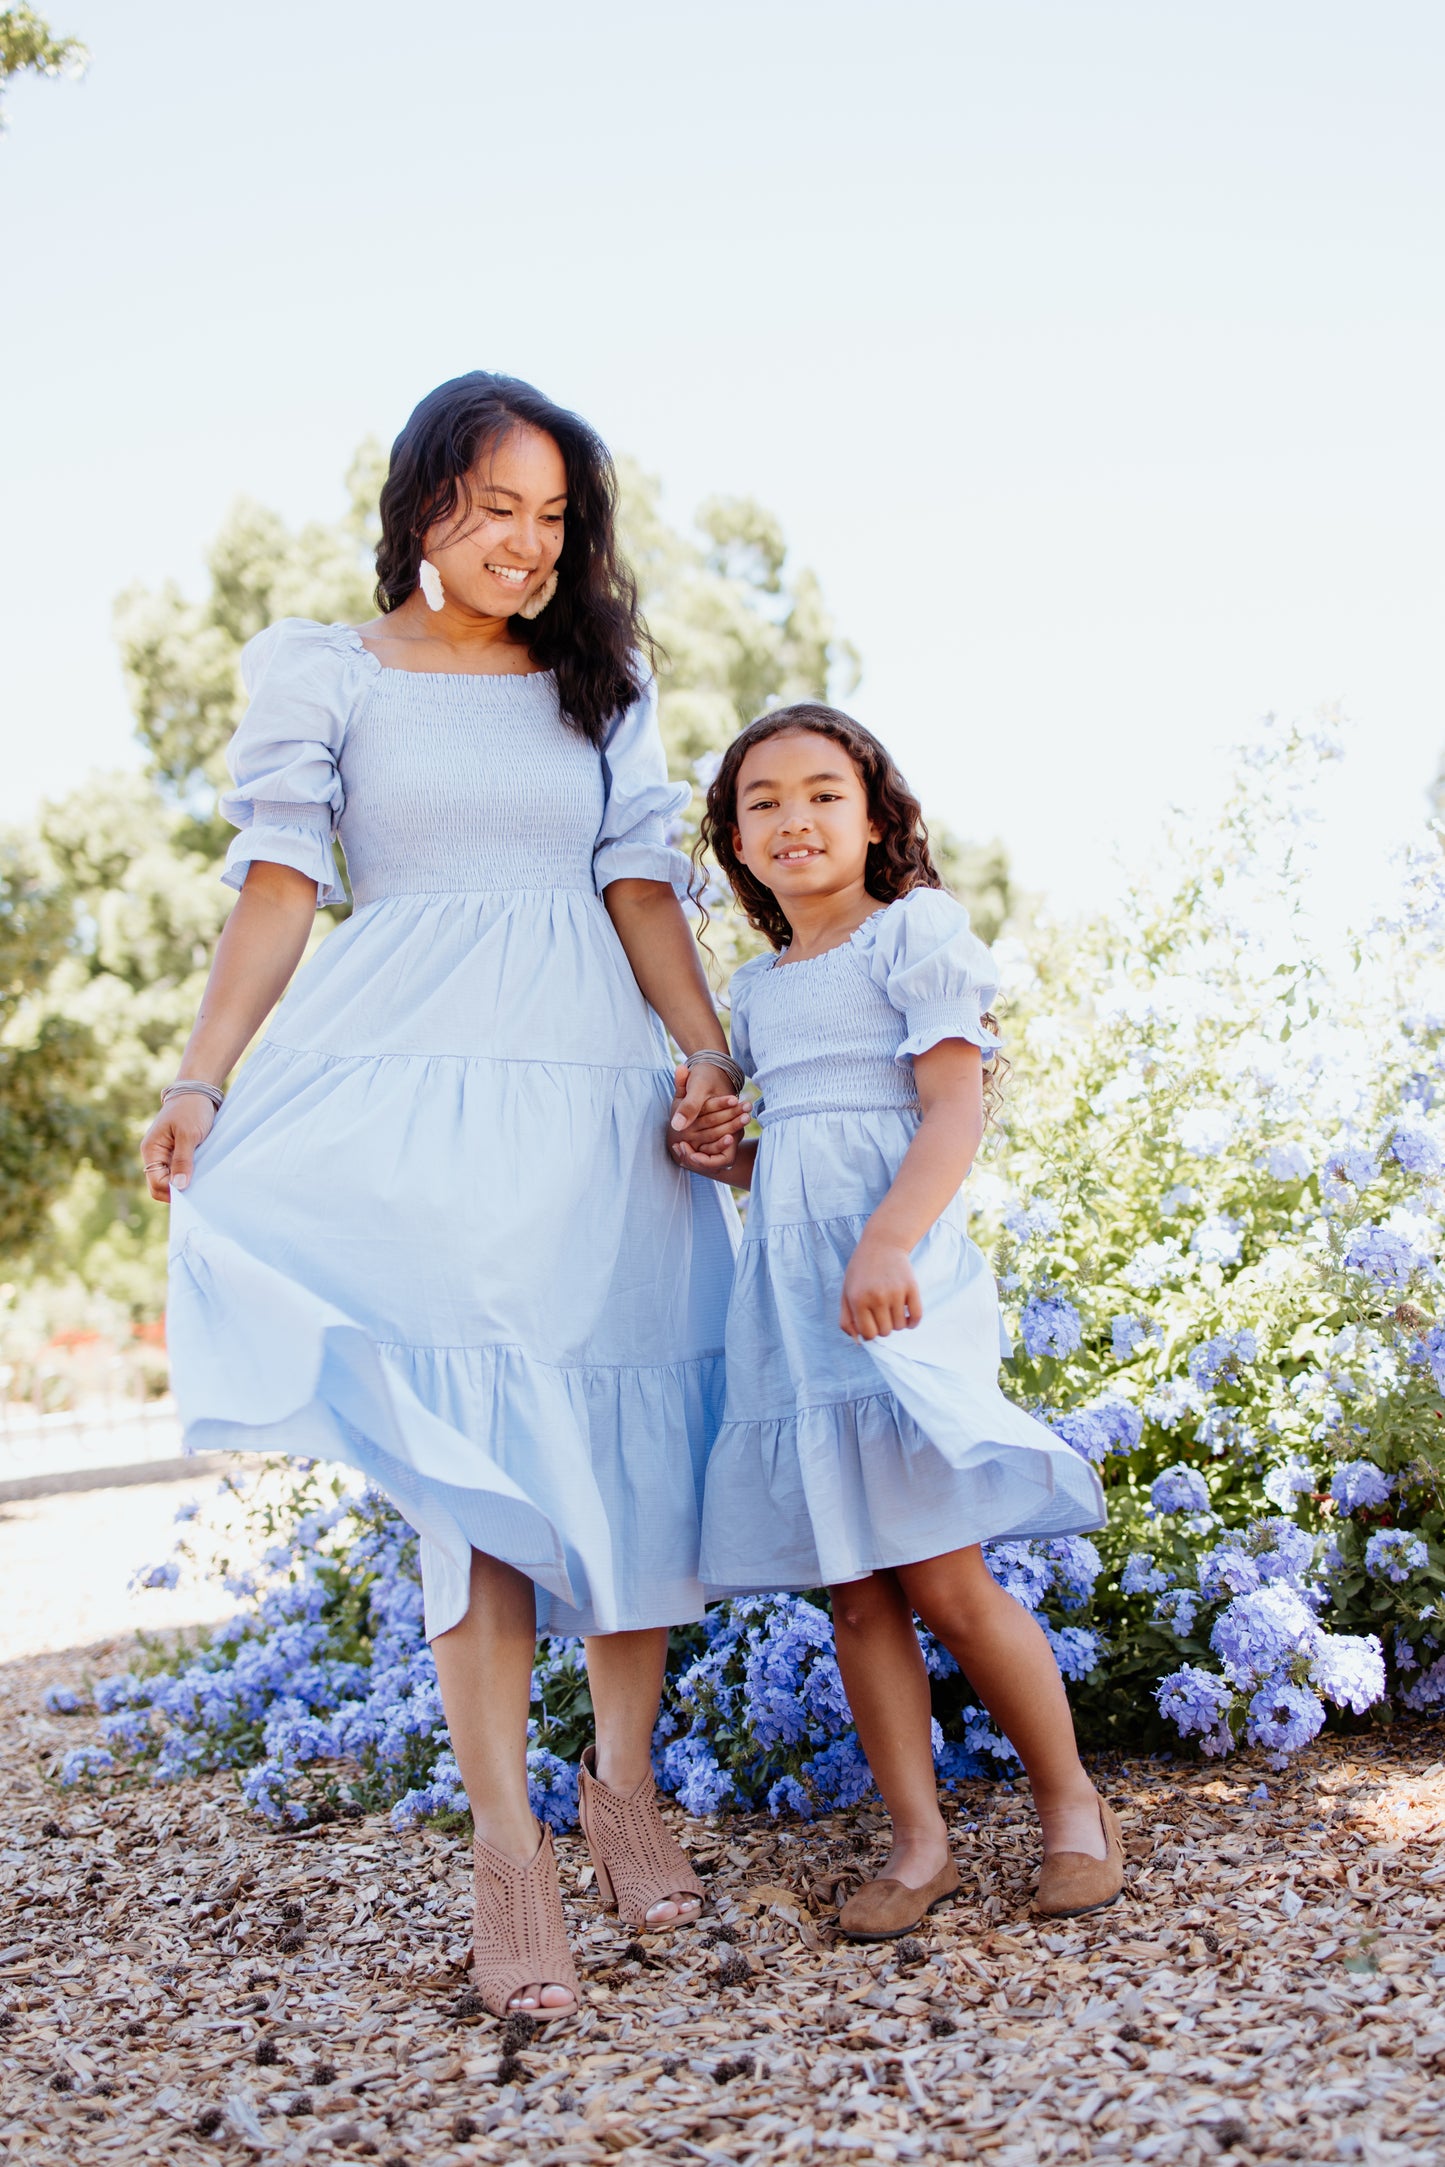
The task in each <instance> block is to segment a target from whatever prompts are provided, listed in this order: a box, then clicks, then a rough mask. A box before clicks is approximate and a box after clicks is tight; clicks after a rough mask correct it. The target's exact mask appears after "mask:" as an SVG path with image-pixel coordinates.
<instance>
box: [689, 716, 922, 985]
mask: <svg viewBox="0 0 1445 2167" xmlns="http://www.w3.org/2000/svg"><path fill="white" fill-rule="evenodd" d="M799 730H810V731H812V733H813V734H814V736H816V737H828V738H831V739H832V740H833V743H834V744H835V745H840V746H841V747H842V749H843V751H844V752H846V753H847V755H848V758H849V759H850V760H851V761H852V763H853V765H854V767H855V768H857V770H858V773H859V775H860V776H861V777H862V779H863V788H864V790H865V791H866V792H867V794H868V817H869V818H870V820H872V822H873V824H874V826H875V827H876V828H878V829H880V830H881V838H882V839H881V841H879V842H876V843H870V844H869V846H868V857H867V862H866V865H865V868H864V873H863V885H864V887H865V888H866V889H867V891H868V893H869V894H870V895H873V896H876V897H877V898H878V901H879V902H880V903H894V902H896V901H897V900H898V898H899V896H900V895H907V894H908V892H909V890H910V889H911V888H941V887H942V886H943V882H942V881H941V880H940V879H939V877H938V872H937V869H936V868H935V866H934V863H933V860H932V858H931V857H930V856H929V852H928V830H927V828H926V827H925V826H924V824H923V807H922V806H921V805H920V804H919V802H918V800H917V798H916V797H915V796H914V795H913V792H912V791H911V790H910V789H909V787H908V785H907V783H906V782H905V781H904V780H903V777H902V776H901V775H900V774H899V772H898V770H897V768H896V767H895V766H894V764H893V759H892V755H891V754H890V753H889V751H888V749H887V747H886V746H884V745H880V744H879V742H878V740H877V738H876V737H875V736H874V735H873V732H872V731H871V730H865V729H864V727H863V725H862V723H861V722H855V721H854V720H853V717H852V716H851V715H845V714H843V712H842V711H841V709H839V708H836V707H823V706H820V705H818V704H816V703H815V702H812V701H806V700H805V701H803V702H801V703H800V704H799V705H798V706H796V707H775V708H773V709H771V711H770V712H769V713H768V714H766V715H759V717H758V719H757V721H756V722H750V723H749V724H748V726H747V728H746V729H745V730H743V731H742V732H740V734H739V735H738V736H737V737H735V738H734V739H733V741H732V743H731V745H729V747H728V749H727V751H726V752H725V753H724V754H723V756H722V764H721V765H720V767H719V768H718V771H717V773H716V775H715V776H714V777H713V779H712V782H711V784H710V785H709V788H708V793H707V808H706V810H705V812H704V813H703V816H702V827H701V832H700V833H699V836H698V844H697V850H698V855H699V858H700V856H701V853H702V852H703V851H711V853H712V855H713V857H714V858H715V859H716V861H717V863H718V864H719V865H720V866H721V867H722V870H723V872H724V873H725V874H726V875H727V879H728V884H729V886H730V887H731V888H732V891H733V894H734V895H735V896H736V897H737V899H738V902H739V903H740V904H741V906H742V910H743V915H744V916H745V917H746V919H747V921H748V924H749V925H751V926H756V928H757V930H758V932H759V933H761V934H763V935H764V936H765V938H766V939H767V940H769V941H771V943H772V945H773V946H774V948H786V947H787V945H788V942H789V941H790V940H791V939H792V937H793V936H792V929H791V928H790V926H789V924H788V921H787V919H786V918H785V917H784V916H783V913H782V911H781V909H780V908H779V905H778V899H777V897H776V896H775V895H774V894H773V891H772V889H771V888H765V887H764V886H763V884H762V882H761V881H760V880H757V879H755V878H754V876H753V875H752V874H751V873H750V872H749V871H748V869H747V867H746V866H745V865H744V864H743V862H742V859H741V858H740V857H739V856H738V854H737V851H736V850H735V849H734V847H733V830H734V829H735V828H736V826H737V822H738V776H739V775H740V774H741V772H742V765H743V762H744V760H746V758H747V756H748V754H749V753H750V752H751V751H752V749H753V747H754V746H755V745H763V744H766V742H767V740H768V739H769V738H770V737H784V736H787V735H790V734H792V733H795V732H797V731H799Z"/></svg>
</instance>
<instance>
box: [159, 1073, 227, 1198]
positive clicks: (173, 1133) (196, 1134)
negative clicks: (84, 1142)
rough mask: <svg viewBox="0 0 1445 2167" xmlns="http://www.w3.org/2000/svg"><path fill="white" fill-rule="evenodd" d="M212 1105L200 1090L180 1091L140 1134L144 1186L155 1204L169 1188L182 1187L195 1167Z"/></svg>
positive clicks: (212, 1113)
mask: <svg viewBox="0 0 1445 2167" xmlns="http://www.w3.org/2000/svg"><path fill="white" fill-rule="evenodd" d="M215 1118H216V1109H215V1107H214V1106H213V1105H212V1104H211V1102H210V1100H209V1099H208V1098H207V1097H205V1095H204V1094H203V1093H202V1092H200V1091H187V1092H184V1093H183V1094H182V1095H181V1096H180V1097H179V1098H174V1099H171V1100H169V1101H168V1102H167V1104H166V1105H164V1106H163V1107H162V1108H161V1110H160V1112H159V1113H158V1114H157V1115H156V1117H155V1120H154V1121H153V1122H152V1123H151V1125H150V1127H149V1128H148V1129H147V1130H146V1132H145V1135H144V1136H143V1137H142V1138H141V1147H140V1157H141V1165H142V1166H143V1167H144V1168H145V1177H146V1187H147V1188H148V1189H149V1190H150V1193H151V1195H152V1196H153V1197H154V1198H155V1200H156V1202H157V1203H158V1204H165V1203H168V1202H169V1200H170V1193H171V1191H172V1189H184V1188H185V1187H186V1185H187V1183H188V1182H189V1181H190V1178H191V1174H192V1172H193V1170H194V1168H195V1163H196V1151H197V1149H198V1147H199V1146H200V1145H201V1144H203V1143H204V1142H205V1140H206V1138H207V1137H208V1136H209V1135H210V1133H211V1125H212V1123H213V1122H214V1121H215Z"/></svg>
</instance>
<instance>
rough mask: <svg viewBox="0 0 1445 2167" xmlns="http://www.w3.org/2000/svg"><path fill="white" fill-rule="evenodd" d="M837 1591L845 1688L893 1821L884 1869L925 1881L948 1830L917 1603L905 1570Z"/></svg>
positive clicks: (909, 1880)
mask: <svg viewBox="0 0 1445 2167" xmlns="http://www.w3.org/2000/svg"><path fill="white" fill-rule="evenodd" d="M831 1593H832V1597H833V1635H834V1644H835V1646H836V1648H837V1651H838V1668H839V1670H840V1671H841V1672H842V1674H843V1688H844V1691H845V1692H846V1693H847V1695H848V1706H849V1707H850V1708H851V1710H852V1711H853V1721H854V1723H855V1724H856V1725H857V1729H858V1738H859V1742H860V1744H861V1745H862V1747H863V1751H864V1752H865V1753H866V1754H867V1756H868V1766H869V1767H870V1768H871V1769H872V1771H873V1780H874V1782H875V1783H876V1784H877V1785H878V1788H879V1790H880V1791H881V1792H882V1794H883V1803H884V1805H885V1806H886V1807H887V1809H888V1818H889V1820H890V1822H891V1823H892V1826H893V1848H892V1850H891V1851H890V1852H889V1855H888V1863H887V1865H886V1866H885V1867H884V1869H883V1871H884V1873H885V1874H886V1875H889V1876H891V1877H892V1878H893V1879H894V1880H897V1881H901V1882H902V1883H903V1884H904V1886H905V1887H906V1888H911V1889H921V1888H923V1887H924V1885H925V1884H926V1883H927V1882H929V1881H932V1880H933V1878H934V1876H935V1875H936V1874H938V1873H940V1872H941V1871H942V1870H943V1866H944V1863H945V1861H946V1860H947V1857H948V1832H947V1830H946V1829H945V1827H944V1822H943V1816H942V1814H941V1813H940V1812H939V1810H938V1779H937V1778H936V1776H935V1775H934V1772H933V1738H932V1709H931V1706H930V1702H929V1693H928V1673H927V1671H926V1670H925V1669H924V1667H923V1651H922V1650H921V1648H920V1647H919V1645H918V1635H917V1633H916V1632H915V1631H914V1627H913V1611H912V1608H911V1607H910V1604H909V1601H908V1598H907V1596H906V1595H905V1594H904V1592H903V1589H902V1587H901V1586H900V1584H899V1575H898V1574H897V1573H891V1572H882V1573H873V1574H871V1575H870V1576H869V1578H868V1579H867V1580H852V1581H849V1582H848V1583H847V1584H846V1586H843V1587H838V1588H834V1589H833V1590H832V1591H831Z"/></svg>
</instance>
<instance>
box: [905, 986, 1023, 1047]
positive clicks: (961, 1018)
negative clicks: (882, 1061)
mask: <svg viewBox="0 0 1445 2167" xmlns="http://www.w3.org/2000/svg"><path fill="white" fill-rule="evenodd" d="M904 1020H905V1022H906V1023H907V1025H908V1036H907V1038H905V1039H904V1041H903V1044H902V1045H901V1046H900V1047H899V1049H898V1051H897V1053H896V1054H895V1055H894V1056H893V1058H894V1060H895V1061H911V1060H912V1059H913V1058H914V1056H915V1054H920V1053H930V1052H931V1051H932V1049H933V1048H934V1047H935V1046H941V1045H942V1044H943V1042H944V1040H945V1039H949V1038H962V1039H966V1040H967V1041H968V1043H969V1045H970V1046H977V1047H979V1048H980V1049H981V1050H982V1053H983V1057H984V1061H985V1062H989V1061H991V1060H992V1059H993V1057H994V1055H995V1054H996V1053H998V1052H999V1050H1000V1048H1001V1047H1002V1045H1003V1040H1002V1039H1001V1038H999V1037H997V1036H996V1035H995V1034H994V1032H992V1031H990V1029H989V1028H988V1025H987V1024H986V1023H985V1022H984V1020H983V1011H982V1009H981V1007H980V1005H979V1002H978V1000H977V999H976V998H975V997H973V996H972V995H969V996H965V995H962V994H959V995H955V996H953V998H951V999H949V1000H944V1001H925V1002H922V1003H920V1005H919V1006H918V1007H916V1008H910V1009H909V1011H908V1013H907V1016H906V1017H905V1019H904Z"/></svg>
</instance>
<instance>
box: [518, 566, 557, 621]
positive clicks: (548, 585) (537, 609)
mask: <svg viewBox="0 0 1445 2167" xmlns="http://www.w3.org/2000/svg"><path fill="white" fill-rule="evenodd" d="M556 592H557V575H556V573H555V572H553V573H552V575H551V577H550V578H548V579H544V580H543V582H542V584H541V586H540V587H539V588H538V589H537V592H536V593H535V594H534V595H533V597H532V599H531V601H530V602H524V603H523V604H522V607H521V608H520V609H519V610H518V612H517V615H518V616H519V617H540V616H541V614H542V612H543V610H544V609H545V608H546V607H547V604H548V603H549V602H550V601H551V599H552V597H553V595H554V594H555V593H556Z"/></svg>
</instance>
